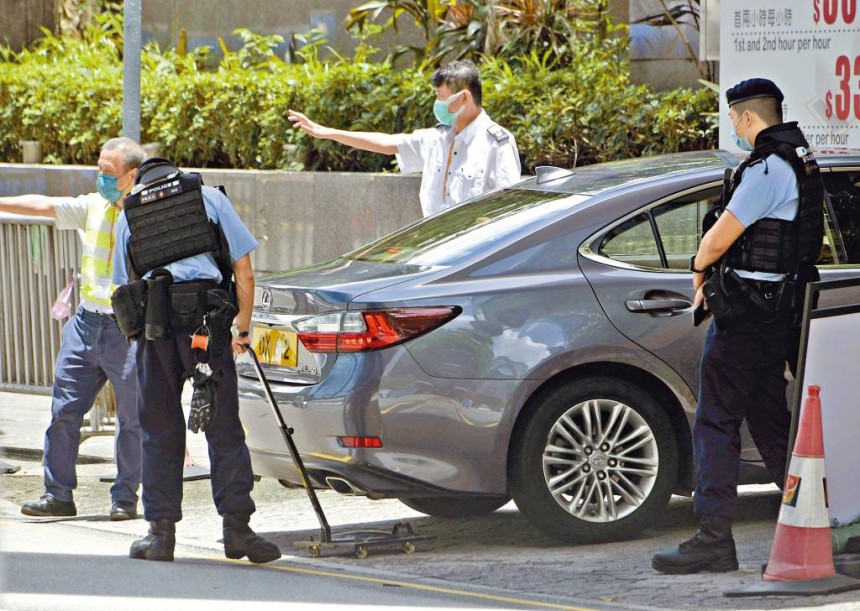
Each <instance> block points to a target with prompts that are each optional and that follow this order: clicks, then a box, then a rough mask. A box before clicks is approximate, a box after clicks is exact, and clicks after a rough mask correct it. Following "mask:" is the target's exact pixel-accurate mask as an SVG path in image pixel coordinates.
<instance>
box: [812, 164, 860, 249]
mask: <svg viewBox="0 0 860 611" xmlns="http://www.w3.org/2000/svg"><path fill="white" fill-rule="evenodd" d="M822 176H823V178H824V188H825V189H826V190H827V194H828V196H829V201H830V205H829V206H828V207H827V208H825V212H826V217H827V218H826V223H825V236H824V247H823V248H822V252H821V256H820V257H819V259H818V263H819V264H820V265H857V264H860V170H857V169H852V170H837V169H834V170H833V171H832V172H824V173H822Z"/></svg>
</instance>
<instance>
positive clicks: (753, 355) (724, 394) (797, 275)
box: [652, 78, 824, 574]
mask: <svg viewBox="0 0 860 611" xmlns="http://www.w3.org/2000/svg"><path fill="white" fill-rule="evenodd" d="M726 98H727V100H728V103H729V118H730V120H731V122H732V136H733V137H734V139H735V142H736V143H737V145H738V147H739V148H741V149H742V150H745V151H751V154H750V156H749V157H748V158H747V159H746V160H744V161H743V162H742V163H741V164H740V165H739V166H738V168H736V170H735V171H734V173H733V175H732V176H731V178H730V180H729V182H728V185H727V189H726V190H725V191H724V192H725V193H726V197H727V199H726V201H723V202H722V207H721V208H722V210H721V213H720V214H719V216H718V218H717V220H716V221H715V222H713V225H712V226H711V227H710V228H709V229H707V231H706V232H705V234H704V236H703V238H702V242H701V244H700V246H699V249H698V252H697V253H696V255H695V256H694V257H693V259H692V261H691V270H692V272H693V288H694V290H695V291H696V296H695V300H694V305H696V306H698V305H699V304H700V303H701V302H702V301H703V299H704V300H705V304H704V305H705V307H706V308H708V309H709V310H710V312H711V313H713V315H714V318H715V320H714V321H713V322H712V323H711V326H710V329H709V331H708V335H707V339H706V340H705V346H704V351H703V354H702V361H701V382H700V389H699V404H698V407H697V409H696V420H695V424H694V428H693V444H694V449H695V461H696V474H697V485H696V490H695V496H694V508H695V511H696V514H697V515H698V517H699V529H698V532H697V533H696V534H695V536H693V537H692V538H691V539H689V540H688V541H685V542H684V543H682V544H681V545H680V546H679V547H678V548H672V549H668V550H664V551H661V552H658V553H657V554H655V555H654V557H653V560H652V566H653V568H654V569H656V570H657V571H660V572H662V573H675V574H687V573H696V572H700V571H705V572H725V571H733V570H737V568H738V560H737V554H736V551H735V542H734V539H733V537H732V519H733V518H734V515H735V505H736V501H737V480H738V465H739V460H740V446H741V440H740V433H739V428H740V426H741V423H742V422H743V420H744V418H746V420H747V423H748V425H749V429H750V433H751V434H752V437H753V440H754V441H755V443H756V446H757V447H758V449H759V452H760V454H761V456H762V459H763V460H764V462H765V465H766V466H767V468H768V471H769V472H770V475H771V477H772V478H773V481H774V482H775V483H776V484H777V485H778V486H780V488H781V487H782V485H783V483H784V479H785V464H786V460H787V455H788V437H789V427H790V424H791V413H790V412H789V410H788V406H787V403H786V397H785V389H786V378H785V365H786V360H787V359H791V358H792V357H793V355H794V354H796V352H797V343H796V333H795V330H796V326H797V324H798V313H799V303H800V296H801V295H802V294H803V290H804V285H805V282H806V281H808V280H809V279H811V278H814V277H815V273H816V272H815V268H814V263H815V261H816V259H817V256H818V254H819V250H820V248H821V243H822V239H823V199H824V190H823V183H822V180H821V176H820V172H819V170H818V166H817V164H816V162H815V159H814V157H813V156H812V154H811V153H810V152H809V151H808V147H809V144H808V143H807V141H806V139H805V138H804V136H803V134H802V133H801V131H800V130H799V129H798V127H797V123H796V122H791V123H783V120H782V101H783V94H782V92H781V91H780V90H779V88H778V87H777V86H776V85H775V84H774V83H773V82H771V81H769V80H767V79H761V78H755V79H750V80H745V81H743V82H741V83H739V84H737V85H736V86H734V87H732V88H731V89H729V90H728V91H727V92H726ZM705 272H708V274H707V276H708V277H707V279H706V273H705Z"/></svg>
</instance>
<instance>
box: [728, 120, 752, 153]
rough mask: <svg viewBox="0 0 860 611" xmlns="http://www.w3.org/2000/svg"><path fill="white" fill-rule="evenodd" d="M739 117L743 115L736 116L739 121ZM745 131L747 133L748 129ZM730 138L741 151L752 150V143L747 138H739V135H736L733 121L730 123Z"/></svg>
mask: <svg viewBox="0 0 860 611" xmlns="http://www.w3.org/2000/svg"><path fill="white" fill-rule="evenodd" d="M741 117H743V115H741V116H740V117H738V121H739V122H740V120H741ZM747 133H749V130H747ZM732 139H733V140H734V141H735V146H736V147H738V148H739V149H741V150H742V151H746V152H747V153H749V152H750V151H752V150H753V145H752V143H751V142H750V141H749V140H748V139H747V138H741V137H740V136H738V133H737V132H736V131H735V124H734V123H732Z"/></svg>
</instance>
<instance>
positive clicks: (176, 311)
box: [169, 280, 217, 341]
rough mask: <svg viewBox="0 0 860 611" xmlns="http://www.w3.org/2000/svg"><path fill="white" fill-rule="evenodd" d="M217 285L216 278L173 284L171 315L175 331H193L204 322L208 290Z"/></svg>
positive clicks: (171, 322) (171, 289) (171, 323)
mask: <svg viewBox="0 0 860 611" xmlns="http://www.w3.org/2000/svg"><path fill="white" fill-rule="evenodd" d="M216 286H217V284H216V283H215V281H214V280H196V281H192V282H179V283H175V284H173V285H171V287H170V306H169V311H170V314H169V317H170V325H171V327H172V328H173V330H174V331H177V332H182V333H185V332H186V331H187V332H192V331H194V330H195V329H197V328H198V327H200V325H202V324H203V323H204V319H203V318H204V316H205V315H206V292H207V291H208V290H209V289H211V288H215V287H216ZM210 341H211V338H210Z"/></svg>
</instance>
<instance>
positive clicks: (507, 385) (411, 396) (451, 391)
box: [239, 346, 522, 498]
mask: <svg viewBox="0 0 860 611" xmlns="http://www.w3.org/2000/svg"><path fill="white" fill-rule="evenodd" d="M521 383H522V382H521V381H512V380H450V381H449V380H445V381H440V380H439V379H434V378H430V377H428V376H426V374H424V373H423V372H422V370H421V369H420V368H419V367H418V366H417V364H416V363H415V361H414V360H413V359H412V357H411V355H410V354H409V352H408V351H407V350H406V349H405V348H403V347H399V346H396V347H393V348H390V349H387V350H383V351H378V352H369V353H358V354H343V355H340V356H339V357H338V359H337V362H336V363H335V365H334V367H333V368H332V370H331V372H330V373H329V375H328V376H327V377H326V378H325V379H324V380H323V381H322V382H320V383H319V384H316V385H312V386H299V385H288V384H279V383H272V381H271V380H270V385H271V388H272V391H273V393H274V394H275V398H276V400H277V402H278V408H279V410H280V412H281V415H282V417H283V418H284V420H285V422H286V424H287V426H289V427H291V428H292V430H293V433H292V437H293V441H294V442H295V444H296V446H297V448H298V450H299V452H300V454H301V457H302V461H303V462H304V464H305V467H306V469H307V470H308V472H309V475H310V478H311V481H312V482H313V484H314V486H316V487H319V488H334V489H336V490H338V491H340V492H345V493H353V492H350V491H349V490H347V486H349V487H352V488H354V489H355V490H356V492H354V493H355V494H366V495H367V496H370V497H373V498H382V497H408V496H421V495H422V494H428V493H434V494H435V493H439V492H444V493H445V494H457V493H463V494H492V495H503V494H507V481H506V480H507V478H506V466H507V452H508V443H509V438H510V428H511V423H512V421H513V415H512V413H511V412H512V408H511V407H510V406H509V403H508V402H509V401H510V398H511V397H515V396H518V393H517V392H516V389H517V387H518V386H519V385H520V384H521ZM239 404H240V415H241V419H242V423H243V425H244V428H245V433H246V438H247V443H248V448H249V450H250V452H251V460H252V463H253V468H254V473H255V474H256V475H259V476H264V477H275V478H277V479H280V480H284V481H286V482H291V483H295V484H299V483H300V482H301V478H300V477H299V475H298V472H297V469H296V467H295V465H294V464H293V460H292V458H291V456H290V454H289V449H288V446H287V443H286V441H285V439H284V437H283V433H282V431H281V430H280V425H279V422H278V420H277V418H276V416H275V414H274V411H273V410H272V407H271V406H270V404H269V402H268V400H267V399H266V396H265V394H264V391H263V387H262V385H261V384H260V383H259V381H258V380H257V379H256V377H249V372H248V371H247V369H246V370H244V375H240V377H239ZM340 436H378V437H380V439H381V440H382V443H383V447H382V448H372V449H371V448H345V447H343V446H342V445H341V443H340V442H339V439H338V438H339V437H340ZM335 478H339V479H335ZM339 480H343V481H344V482H346V483H343V482H341V481H339ZM338 486H340V488H338Z"/></svg>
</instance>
